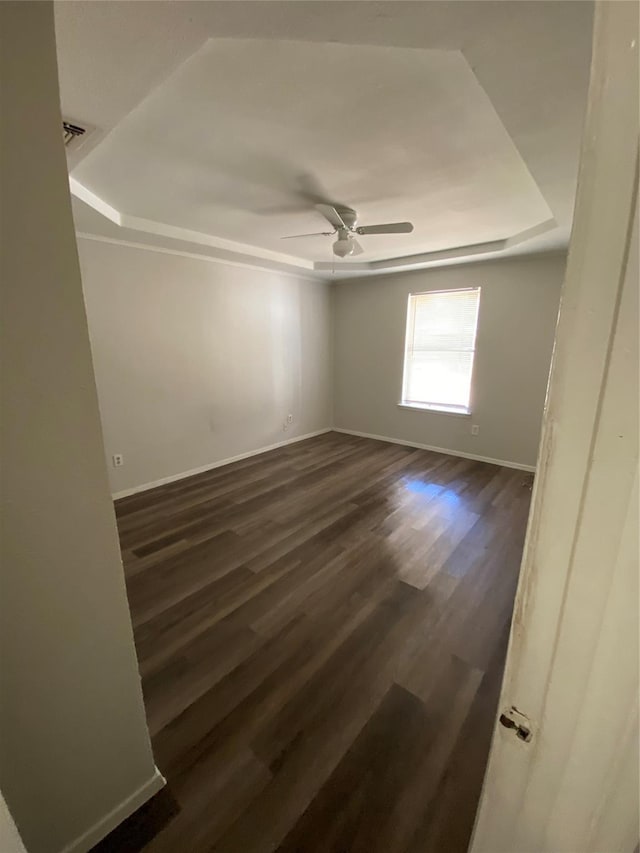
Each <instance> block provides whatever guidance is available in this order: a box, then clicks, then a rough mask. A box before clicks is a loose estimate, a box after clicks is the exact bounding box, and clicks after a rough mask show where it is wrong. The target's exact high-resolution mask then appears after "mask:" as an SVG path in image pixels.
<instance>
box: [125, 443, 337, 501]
mask: <svg viewBox="0 0 640 853" xmlns="http://www.w3.org/2000/svg"><path fill="white" fill-rule="evenodd" d="M327 432H332V427H326V429H319V430H316V432H308V433H306V434H305V435H297V436H296V437H295V438H287V439H286V440H285V441H276V443H275V444H269V445H267V446H266V447H258V448H256V450H247V452H246V453H239V454H238V455H237V456H229V457H227V458H226V459H219V460H218V461H217V462H210V463H209V464H208V465H201V466H200V467H199V468H192V469H191V470H190V471H183V472H182V473H180V474H171V475H170V476H169V477H162V479H160V480H153V481H152V482H151V483H143V484H142V485H140V486H133V487H132V488H130V489H123V490H122V491H121V492H114V493H113V494H112V495H111V497H112V498H113V499H114V500H118V499H119V498H127V497H129V495H137V494H138V492H146V491H147V489H155V488H156V487H157V486H166V485H167V483H175V482H177V481H178V480H184V479H186V478H187V477H193V476H194V474H204V473H205V471H213V469H214V468H222V466H223V465H229V464H230V463H231V462H240V460H241V459H248V458H249V457H250V456H258V455H259V454H260V453H267V452H268V451H269V450H277V449H278V447H285V446H286V445H287V444H295V443H296V442H297V441H304V440H305V439H306V438H315V436H316V435H324V434H325V433H327Z"/></svg>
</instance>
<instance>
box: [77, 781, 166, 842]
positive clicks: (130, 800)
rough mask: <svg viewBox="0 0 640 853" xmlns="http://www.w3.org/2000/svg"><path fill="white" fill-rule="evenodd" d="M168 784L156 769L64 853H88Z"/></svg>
mask: <svg viewBox="0 0 640 853" xmlns="http://www.w3.org/2000/svg"><path fill="white" fill-rule="evenodd" d="M166 784H167V780H166V779H165V778H164V776H163V775H162V773H161V772H160V771H159V770H158V768H157V767H156V769H155V773H154V774H153V776H152V777H151V779H149V780H148V781H147V782H145V783H144V785H141V786H140V787H139V788H138V789H137V790H136V791H134V792H133V794H131V795H130V796H129V797H127V798H126V800H123V801H122V802H121V803H120V804H119V805H117V806H116V807H115V808H114V809H112V810H111V811H110V812H108V813H107V814H106V815H105V816H104V817H103V818H101V819H100V820H99V821H98V822H97V823H95V824H94V825H93V826H92V827H90V828H89V829H88V830H87V831H86V832H83V833H82V835H80V836H79V837H78V838H76V840H75V841H72V842H71V844H67V846H66V847H64V848H63V850H62V853H87V851H88V850H91V848H92V847H93V846H94V845H95V844H97V843H98V842H99V841H102V839H103V838H104V837H105V836H107V835H108V834H109V833H110V832H111V831H112V830H114V829H115V828H116V827H117V826H119V825H120V824H121V823H122V821H123V820H126V819H127V818H128V817H130V816H131V815H132V814H133V813H134V812H135V811H136V809H139V808H140V806H142V805H144V804H145V803H146V802H147V800H150V799H151V797H153V795H154V794H157V793H158V791H160V790H161V789H162V788H164V786H165V785H166Z"/></svg>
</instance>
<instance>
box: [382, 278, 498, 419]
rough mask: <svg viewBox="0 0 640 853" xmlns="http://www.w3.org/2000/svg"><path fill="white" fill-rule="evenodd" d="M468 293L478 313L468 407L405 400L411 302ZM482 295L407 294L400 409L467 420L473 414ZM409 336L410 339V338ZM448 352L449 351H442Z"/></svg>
mask: <svg viewBox="0 0 640 853" xmlns="http://www.w3.org/2000/svg"><path fill="white" fill-rule="evenodd" d="M470 291H473V292H477V294H478V312H477V315H476V325H475V329H474V333H473V348H472V350H471V373H470V376H469V405H468V406H452V405H448V404H446V403H431V402H429V403H427V402H422V401H413V400H407V397H406V386H407V364H408V362H407V356H408V354H409V342H410V340H413V330H412V329H410V324H411V319H412V316H413V312H412V306H411V300H412V299H414V298H416V297H418V296H431V295H434V294H440V293H468V292H470ZM481 295H482V287H481V286H480V285H478V286H477V287H451V288H441V289H439V290H421V291H418V292H416V293H409V294H408V296H407V317H406V323H405V336H404V349H403V352H402V385H401V399H400V401H399V403H398V408H400V409H412V410H413V411H423V412H434V413H436V414H441V415H453V416H454V417H462V418H469V417H471V415H472V413H473V391H474V387H473V380H474V373H475V367H476V350H477V341H478V326H479V325H480V300H481ZM410 334H411V338H410ZM443 352H449V350H443Z"/></svg>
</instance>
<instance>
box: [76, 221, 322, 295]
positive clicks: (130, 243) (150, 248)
mask: <svg viewBox="0 0 640 853" xmlns="http://www.w3.org/2000/svg"><path fill="white" fill-rule="evenodd" d="M76 237H78V238H79V239H81V240H93V241H94V242H96V243H111V244H112V245H114V246H126V247H127V248H129V249H145V250H146V251H147V252H160V254H164V255H177V256H178V257H180V258H192V259H193V260H195V261H207V262H208V263H210V264H222V265H223V266H227V267H241V268H242V269H250V270H257V271H258V272H265V273H278V275H288V276H292V277H293V278H297V279H304V280H305V281H310V282H311V281H313V282H318V281H319V280H322V279H321V278H320V277H318V276H311V275H308V274H306V275H305V272H304V270H286V269H279V268H278V269H276V268H273V267H266V266H263V265H262V264H251V263H248V262H247V261H232V260H227V259H226V258H216V257H214V256H213V255H203V254H201V253H199V252H185V251H184V250H183V249H173V248H169V247H168V246H156V245H154V244H153V243H136V242H135V240H122V239H120V238H119V237H105V236H104V235H103V234H89V233H88V232H86V231H76Z"/></svg>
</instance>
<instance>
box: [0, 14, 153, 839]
mask: <svg viewBox="0 0 640 853" xmlns="http://www.w3.org/2000/svg"><path fill="white" fill-rule="evenodd" d="M0 33H1V35H2V46H1V49H0V57H1V62H2V68H1V77H2V80H3V81H6V82H7V85H6V86H4V85H3V90H2V121H1V127H2V161H1V165H0V172H1V178H2V207H3V214H5V213H6V211H8V210H10V212H11V215H10V216H6V215H3V217H2V293H1V297H2V310H1V312H0V314H1V322H2V327H1V332H0V344H1V357H2V383H1V387H0V391H1V395H2V403H1V408H0V414H1V418H2V534H1V537H0V547H1V568H2V576H1V594H0V676H1V684H0V788H1V789H2V794H3V796H4V797H5V799H6V801H7V804H8V806H9V809H10V810H11V814H12V815H13V818H14V820H15V822H16V824H17V827H18V830H19V831H20V834H21V835H22V838H23V840H24V844H25V846H26V847H27V849H28V850H29V853H57V851H60V850H62V849H71V847H69V845H73V844H75V842H76V841H77V840H78V839H79V838H81V837H82V836H83V834H84V833H86V832H90V831H91V829H92V827H96V825H100V822H101V821H102V820H103V819H104V818H105V816H106V815H107V814H108V813H109V812H111V811H112V810H113V809H115V810H116V812H115V813H114V815H112V817H115V820H116V822H117V821H118V820H119V819H122V817H125V816H126V812H127V808H126V807H125V809H124V811H122V810H120V811H117V810H118V808H119V807H120V806H121V805H122V804H123V802H124V801H127V798H129V797H131V796H132V795H135V793H136V792H138V793H140V789H143V791H144V790H146V793H147V794H148V793H149V792H151V791H152V790H153V787H154V785H156V781H154V780H157V777H155V768H154V763H153V758H152V755H151V748H150V744H149V737H148V732H147V726H146V722H145V716H144V708H143V704H142V693H141V689H140V678H139V675H138V669H137V662H136V656H135V651H134V646H133V635H132V631H131V623H130V618H129V610H128V606H127V599H126V594H125V585H124V576H123V571H122V565H121V562H120V552H119V548H118V537H117V534H116V526H115V519H114V513H113V506H112V503H111V499H110V495H109V486H108V482H107V476H106V470H105V465H104V456H103V446H102V438H101V431H100V419H99V412H98V401H97V396H96V389H95V383H94V376H93V370H92V365H91V352H90V347H89V336H88V331H87V323H86V318H85V312H84V304H83V298H82V286H81V281H80V271H79V267H78V259H77V253H76V244H75V238H74V233H73V223H72V219H71V206H70V201H69V187H68V182H67V173H66V163H65V155H64V149H63V145H62V134H61V117H60V108H59V101H58V83H57V68H56V53H55V41H54V27H53V8H52V4H51V3H21V2H16V3H11V2H4V3H0ZM144 786H148V787H147V788H146V789H145V787H144ZM138 804H139V801H136V800H135V799H134V800H130V801H129V806H130V807H133V808H135V806H136V805H138ZM102 828H103V829H105V828H106V829H109V828H110V826H108V825H105V824H102ZM91 840H94V841H95V840H97V838H96V837H95V836H93V838H90V837H88V836H86V837H85V840H84V841H81V842H80V846H76V847H74V848H73V849H74V851H75V850H78V851H79V850H86V849H88V847H89V846H90V843H91ZM4 849H7V848H4Z"/></svg>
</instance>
